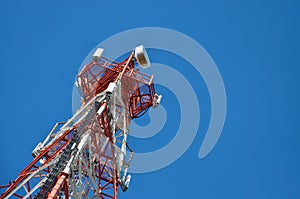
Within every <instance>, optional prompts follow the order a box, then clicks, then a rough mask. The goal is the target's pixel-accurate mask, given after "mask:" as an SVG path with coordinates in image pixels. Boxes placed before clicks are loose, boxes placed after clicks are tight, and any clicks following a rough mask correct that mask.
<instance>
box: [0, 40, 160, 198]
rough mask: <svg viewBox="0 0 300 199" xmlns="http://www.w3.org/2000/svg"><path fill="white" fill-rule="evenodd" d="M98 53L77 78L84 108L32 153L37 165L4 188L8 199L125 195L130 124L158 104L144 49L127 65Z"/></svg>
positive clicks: (98, 51)
mask: <svg viewBox="0 0 300 199" xmlns="http://www.w3.org/2000/svg"><path fill="white" fill-rule="evenodd" d="M102 53H103V49H101V48H97V49H96V51H95V52H94V54H93V58H92V60H91V62H90V63H89V64H87V65H85V66H84V67H83V68H82V69H81V71H80V72H79V74H78V76H77V80H76V86H77V88H78V89H79V92H80V95H81V100H82V106H81V108H80V109H79V110H77V112H76V113H75V114H74V115H73V116H72V118H70V119H69V120H68V121H66V122H58V123H56V124H55V126H54V127H53V129H52V130H51V131H50V133H49V135H48V136H47V137H46V138H45V140H44V141H43V142H40V143H38V145H37V146H36V147H35V148H34V150H33V151H32V155H33V157H34V159H33V161H32V162H31V163H30V164H29V165H28V166H27V167H26V168H24V169H23V171H21V172H20V173H19V175H18V177H17V179H16V180H14V181H12V182H10V183H9V184H8V185H4V186H0V189H1V191H2V194H1V196H0V198H1V199H4V198H5V199H6V198H30V199H33V198H36V199H42V198H49V199H52V198H53V199H59V198H62V199H67V198H75V199H80V198H100V199H104V198H113V199H115V198H117V194H118V189H119V187H120V188H121V189H122V190H123V191H126V190H127V188H128V186H129V182H130V178H131V176H130V174H128V168H129V165H130V162H131V160H132V157H133V151H132V149H131V148H130V147H129V145H128V143H127V136H128V133H129V129H128V128H129V124H130V122H131V120H132V119H134V118H137V117H140V116H142V115H143V114H144V113H145V112H146V111H147V110H148V108H150V107H156V106H158V104H159V103H160V100H161V98H162V96H161V95H157V94H156V92H155V88H154V83H153V75H152V76H148V75H146V74H143V73H142V72H140V71H139V70H138V69H137V68H136V67H135V65H136V64H137V63H138V64H139V65H140V66H141V67H142V68H147V67H149V66H150V62H149V58H148V55H147V53H146V51H145V48H144V47H143V46H142V45H141V46H138V47H136V48H135V49H134V50H133V51H132V52H131V54H130V55H129V56H128V57H127V58H126V59H125V60H123V61H121V62H116V61H113V60H110V59H108V58H105V57H103V56H102Z"/></svg>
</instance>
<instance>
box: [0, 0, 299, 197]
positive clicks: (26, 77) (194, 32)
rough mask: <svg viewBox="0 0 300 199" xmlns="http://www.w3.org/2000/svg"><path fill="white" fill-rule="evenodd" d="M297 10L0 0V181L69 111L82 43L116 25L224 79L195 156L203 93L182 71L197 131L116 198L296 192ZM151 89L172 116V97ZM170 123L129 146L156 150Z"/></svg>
mask: <svg viewBox="0 0 300 199" xmlns="http://www.w3.org/2000/svg"><path fill="white" fill-rule="evenodd" d="M171 2H172V3H171ZM299 8H300V7H299V3H298V2H297V1H285V2H283V1H226V2H225V1H209V3H208V2H204V1H186V2H183V1H176V0H174V1H170V2H168V1H147V2H145V1H143V2H139V1H122V2H121V1H120V2H118V1H113V2H110V1H100V0H91V1H64V2H61V1H51V2H50V1H43V2H42V1H31V0H28V1H20V0H19V1H7V0H5V1H1V3H0V28H1V31H0V67H1V78H0V82H1V83H0V88H1V98H0V104H1V105H2V108H1V116H0V117H1V120H0V124H1V132H0V133H1V134H0V135H1V139H0V159H1V166H0V169H1V170H0V184H5V183H6V182H7V181H9V180H13V179H14V178H15V177H16V176H17V174H18V172H20V171H21V170H22V169H23V168H24V167H25V166H26V165H27V164H28V163H29V162H30V161H31V160H32V157H31V151H32V149H33V148H34V147H35V146H36V144H37V143H38V142H39V141H41V140H42V139H43V138H44V137H45V136H46V135H47V133H48V132H49V130H50V129H51V127H52V126H53V125H54V124H55V122H56V121H61V120H66V119H67V118H69V117H70V116H71V115H72V88H73V83H74V79H75V76H76V73H77V71H78V69H79V66H80V64H81V62H82V61H83V59H84V58H85V56H86V55H87V54H88V53H89V51H90V50H91V49H92V48H94V47H95V46H96V45H97V44H98V43H99V42H101V41H103V40H104V39H106V38H108V37H110V36H112V35H114V34H117V33H119V32H122V31H125V30H128V29H132V28H138V27H146V26H158V27H165V28H170V29H174V30H177V31H180V32H182V33H184V34H186V35H188V36H190V37H192V38H193V39H195V40H196V41H197V42H199V43H200V44H201V45H202V46H203V47H204V48H205V49H206V50H207V52H208V53H209V54H210V55H211V57H212V58H213V60H214V61H215V63H216V64H217V66H218V68H219V71H220V73H221V75H222V77H223V81H224V84H225V87H226V94H227V105H228V106H227V117H226V123H225V126H224V129H223V133H222V135H221V138H220V140H219V141H218V143H217V145H216V146H215V148H214V149H213V151H212V152H211V153H210V154H209V155H208V156H207V157H206V158H204V159H202V160H199V159H198V151H199V147H200V144H201V142H202V140H203V137H204V133H205V129H207V127H208V123H209V117H210V115H209V114H210V109H209V106H210V101H209V97H208V93H207V90H206V87H205V85H204V83H203V81H202V79H201V77H195V76H193V74H194V73H193V71H192V70H191V69H187V70H184V71H183V72H182V73H183V75H185V76H186V77H188V79H189V80H190V81H191V83H192V84H193V83H194V84H197V87H196V88H197V97H198V98H201V102H202V104H201V125H200V128H199V132H198V134H197V137H196V139H195V140H194V142H193V144H192V145H191V146H190V148H189V150H188V151H187V152H186V153H185V154H184V155H183V156H182V157H181V158H180V159H179V160H178V161H176V162H175V163H173V164H172V165H170V166H169V167H166V168H164V169H162V170H159V171H155V172H151V173H147V174H134V175H133V178H132V184H131V185H130V188H129V190H128V192H126V193H121V194H120V198H145V199H147V198H153V197H155V198H249V199H250V198H251V199H252V198H280V199H281V198H299V197H300V191H299V187H300V180H299V179H300V170H299V168H300V158H299V157H300V156H299V155H298V152H299V149H300V148H299V144H300V135H299V125H298V115H299V112H300V110H299V109H300V106H299V101H300V99H299V97H300V95H299V83H300V82H299V78H298V76H299V75H298V74H299V72H300V70H299V57H298V56H299V49H298V47H299V44H300V43H299V41H300V39H299V35H300V31H299V30H300V28H299V24H300V23H299V22H300V21H299V13H298V11H299ZM149 56H150V57H151V59H152V60H154V61H156V62H162V63H164V64H168V65H170V66H172V67H174V68H175V69H178V70H180V69H179V68H180V66H178V65H179V64H182V65H184V64H185V63H184V61H183V60H179V59H178V58H176V57H170V55H168V54H163V53H162V54H159V52H157V51H155V50H152V51H151V50H150V51H149ZM159 90H160V91H161V92H162V93H163V94H165V96H166V98H164V101H163V103H164V105H165V106H166V109H169V111H173V112H174V113H175V114H173V112H171V113H172V115H176V107H177V108H178V104H177V101H176V99H174V96H172V93H170V92H169V91H168V89H166V88H163V87H161V88H159ZM165 99H167V100H165ZM168 99H169V100H168ZM173 105H174V107H173ZM168 120H170V121H169V122H170V123H171V124H172V122H173V123H174V122H175V123H176V121H177V120H178V118H177V117H176V116H172V117H170V118H168ZM145 121H147V116H146V118H145ZM170 123H167V126H166V128H164V129H163V132H160V134H159V135H157V136H155V137H153V140H151V139H150V140H144V141H143V142H145V143H139V140H137V139H135V138H132V139H131V144H132V145H133V146H134V149H135V150H136V151H144V150H145V151H147V150H151V149H156V148H159V147H161V146H163V145H164V144H165V143H167V142H168V140H170V139H172V136H174V133H173V131H174V128H176V126H172V125H171V124H170ZM175 130H176V129H175ZM187 131H188V129H187ZM172 133H173V134H172ZM143 146H145V147H147V148H146V149H145V148H142V147H143Z"/></svg>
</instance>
